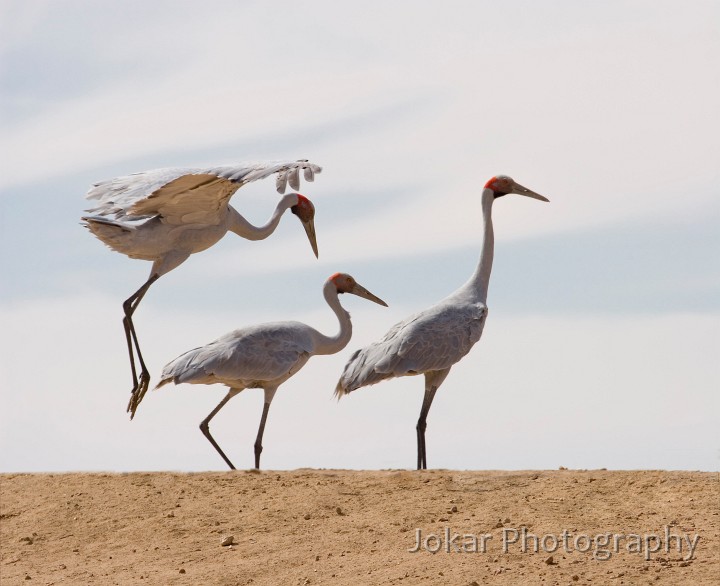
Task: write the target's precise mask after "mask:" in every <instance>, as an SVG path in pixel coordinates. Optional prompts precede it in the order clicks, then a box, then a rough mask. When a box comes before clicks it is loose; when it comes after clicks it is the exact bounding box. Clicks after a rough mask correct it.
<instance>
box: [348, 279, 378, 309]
mask: <svg viewBox="0 0 720 586" xmlns="http://www.w3.org/2000/svg"><path fill="white" fill-rule="evenodd" d="M348 293H352V294H353V295H357V296H358V297H363V298H364V299H369V300H370V301H374V302H375V303H377V304H378V305H384V306H385V307H387V306H388V304H387V303H385V302H384V301H383V300H382V299H380V298H379V297H377V296H376V295H373V294H372V293H370V291H368V290H367V289H366V288H365V287H363V286H362V285H358V284H357V283H355V286H354V287H353V288H352V290H351V291H348Z"/></svg>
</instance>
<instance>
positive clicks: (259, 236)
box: [228, 194, 297, 240]
mask: <svg viewBox="0 0 720 586" xmlns="http://www.w3.org/2000/svg"><path fill="white" fill-rule="evenodd" d="M295 204H297V196H295V195H294V194H288V195H286V196H285V197H283V198H282V199H281V200H280V201H279V202H278V204H277V206H276V207H275V211H274V212H273V213H272V216H270V219H269V220H268V221H267V223H265V224H263V225H262V226H253V225H252V224H251V223H250V222H248V221H247V220H246V219H245V218H243V217H242V216H241V215H240V214H239V213H238V212H237V211H236V210H235V208H233V207H232V206H228V210H229V214H228V230H230V231H231V232H234V233H235V234H237V235H238V236H242V237H243V238H246V239H247V240H264V239H265V238H267V237H268V236H270V234H272V233H273V232H275V229H276V228H277V227H278V224H279V223H280V218H282V215H283V214H284V213H285V212H286V211H287V210H288V208H290V207H292V206H294V205H295Z"/></svg>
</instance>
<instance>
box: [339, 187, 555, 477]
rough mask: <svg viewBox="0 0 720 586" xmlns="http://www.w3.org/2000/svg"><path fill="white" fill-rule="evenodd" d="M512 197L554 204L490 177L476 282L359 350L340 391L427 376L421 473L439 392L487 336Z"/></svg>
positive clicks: (419, 462)
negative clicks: (499, 237) (495, 208)
mask: <svg viewBox="0 0 720 586" xmlns="http://www.w3.org/2000/svg"><path fill="white" fill-rule="evenodd" d="M510 193H517V194H519V195H525V196H527V197H532V198H535V199H539V200H541V201H549V200H548V199H547V198H545V197H543V196H542V195H539V194H537V193H535V192H534V191H531V190H529V189H527V188H525V187H523V186H522V185H519V184H518V183H516V182H515V181H513V180H512V179H511V178H510V177H508V176H506V175H498V176H496V177H493V178H492V179H490V181H488V182H487V183H486V184H485V188H484V189H483V192H482V210H483V237H484V239H483V247H482V252H481V254H480V261H479V263H478V266H477V268H476V269H475V272H474V273H473V275H472V277H470V280H469V281H468V282H467V283H465V284H464V285H463V286H462V287H460V288H459V289H458V290H457V291H455V292H454V293H453V294H451V295H449V296H448V297H446V298H445V299H443V300H442V301H440V302H439V303H437V304H436V305H433V306H432V307H430V308H429V309H426V310H425V311H421V312H419V313H416V314H415V315H412V316H410V317H409V318H407V319H406V320H404V321H402V322H400V323H398V324H395V325H394V326H393V327H392V328H391V329H390V331H389V332H388V333H387V334H385V337H384V338H383V339H382V340H380V341H379V342H375V343H374V344H371V345H370V346H367V347H365V348H362V349H361V350H358V351H357V352H355V353H354V354H353V355H352V356H351V357H350V360H349V361H348V363H347V364H346V365H345V370H344V371H343V373H342V376H341V377H340V380H339V381H338V384H337V387H336V389H335V395H336V396H337V397H338V398H340V397H342V396H343V395H347V394H348V393H351V392H352V391H354V390H355V389H359V388H360V387H364V386H368V385H372V384H375V383H377V382H380V381H382V380H385V379H388V378H395V377H399V376H409V375H415V374H424V375H425V396H424V398H423V403H422V408H421V410H420V417H419V419H418V422H417V426H416V431H417V468H418V470H420V469H421V468H422V469H425V468H427V457H426V454H425V429H426V428H427V416H428V412H429V411H430V406H431V405H432V401H433V398H434V397H435V393H436V392H437V390H438V388H439V387H440V385H441V384H442V383H443V381H444V380H445V377H446V376H447V375H448V373H449V372H450V369H451V368H452V366H453V365H454V364H455V363H456V362H458V361H460V359H461V358H462V357H463V356H465V355H466V354H467V353H468V352H469V351H470V349H471V348H472V347H473V345H474V344H475V342H477V341H478V340H479V339H480V336H481V335H482V331H483V326H484V325H485V319H486V317H487V311H488V310H487V304H486V302H487V294H488V284H489V282H490V271H491V269H492V262H493V248H494V237H493V227H492V218H491V212H492V205H493V202H494V201H495V200H496V199H497V198H499V197H502V196H503V195H508V194H510Z"/></svg>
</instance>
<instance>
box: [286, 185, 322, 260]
mask: <svg viewBox="0 0 720 586" xmlns="http://www.w3.org/2000/svg"><path fill="white" fill-rule="evenodd" d="M291 195H294V196H297V203H296V204H295V205H293V206H291V207H290V211H291V212H292V213H293V214H295V215H296V216H297V217H298V219H299V220H300V222H301V223H302V225H303V228H305V233H306V234H307V237H308V240H309V241H310V246H312V249H313V252H314V253H315V257H316V258H317V256H318V247H317V238H316V236H315V206H314V205H313V203H312V202H311V201H310V200H309V199H308V198H307V197H305V196H304V195H300V194H299V193H294V194H291Z"/></svg>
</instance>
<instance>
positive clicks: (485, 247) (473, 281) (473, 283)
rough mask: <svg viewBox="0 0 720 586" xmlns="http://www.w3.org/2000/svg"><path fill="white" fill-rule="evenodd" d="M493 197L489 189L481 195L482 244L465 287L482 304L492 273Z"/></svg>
mask: <svg viewBox="0 0 720 586" xmlns="http://www.w3.org/2000/svg"><path fill="white" fill-rule="evenodd" d="M494 199H495V196H494V194H493V192H492V190H490V189H484V190H483V194H482V211H483V244H482V251H481V252H480V260H479V261H478V265H477V268H476V269H475V272H474V273H473V275H472V277H470V280H469V281H468V282H467V283H466V285H465V287H466V288H467V289H468V290H469V291H470V293H471V294H472V296H473V298H475V299H476V300H477V301H481V302H482V303H486V302H487V295H488V287H489V285H490V272H491V271H492V263H493V254H494V251H495V236H494V234H493V225H492V204H493V201H494Z"/></svg>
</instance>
